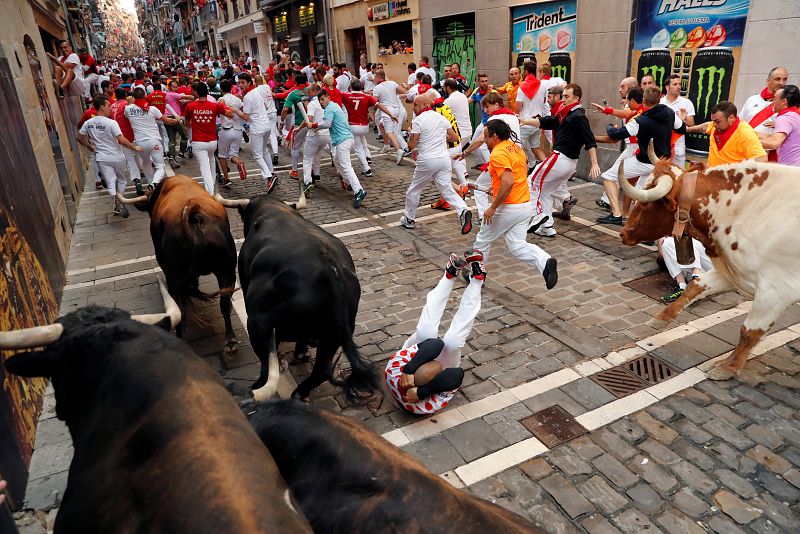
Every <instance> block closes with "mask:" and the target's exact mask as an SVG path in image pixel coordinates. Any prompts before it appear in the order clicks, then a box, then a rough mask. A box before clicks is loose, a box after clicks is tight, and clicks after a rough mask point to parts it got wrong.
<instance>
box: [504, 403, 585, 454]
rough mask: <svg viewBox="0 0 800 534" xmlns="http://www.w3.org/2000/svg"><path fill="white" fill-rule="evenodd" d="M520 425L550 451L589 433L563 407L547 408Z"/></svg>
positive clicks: (524, 420)
mask: <svg viewBox="0 0 800 534" xmlns="http://www.w3.org/2000/svg"><path fill="white" fill-rule="evenodd" d="M520 423H522V425H523V426H524V427H525V428H527V429H528V430H530V431H531V433H533V435H534V436H536V437H537V438H538V439H539V441H541V442H542V443H544V445H545V446H546V447H547V448H549V449H552V448H553V447H555V446H557V445H561V444H562V443H564V442H565V441H569V440H571V439H573V438H577V437H578V436H582V435H583V434H586V433H587V432H588V430H586V429H585V428H584V427H583V426H582V425H581V424H580V423H576V422H575V418H574V417H573V416H572V414H570V413H569V412H568V411H566V410H565V409H564V408H562V407H561V406H550V407H549V408H545V409H544V410H542V411H540V412H536V413H535V414H533V415H531V416H530V417H526V418H525V419H523V420H522V421H520Z"/></svg>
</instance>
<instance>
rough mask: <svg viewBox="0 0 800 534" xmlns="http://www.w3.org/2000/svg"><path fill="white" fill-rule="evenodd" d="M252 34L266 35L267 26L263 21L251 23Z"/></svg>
mask: <svg viewBox="0 0 800 534" xmlns="http://www.w3.org/2000/svg"><path fill="white" fill-rule="evenodd" d="M253 32H254V33H267V25H266V24H265V23H264V21H263V20H257V21H255V22H253Z"/></svg>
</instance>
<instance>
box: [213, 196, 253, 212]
mask: <svg viewBox="0 0 800 534" xmlns="http://www.w3.org/2000/svg"><path fill="white" fill-rule="evenodd" d="M214 200H216V201H217V202H219V203H220V204H222V205H223V206H225V207H226V208H246V207H247V205H248V204H250V199H249V198H240V199H239V200H230V199H227V198H223V197H222V195H220V194H219V193H217V194H216V195H214Z"/></svg>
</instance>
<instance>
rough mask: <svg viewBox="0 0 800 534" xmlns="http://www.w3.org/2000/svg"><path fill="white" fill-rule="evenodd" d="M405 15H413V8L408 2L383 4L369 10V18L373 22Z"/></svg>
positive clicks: (399, 0)
mask: <svg viewBox="0 0 800 534" xmlns="http://www.w3.org/2000/svg"><path fill="white" fill-rule="evenodd" d="M404 15H411V6H409V5H408V0H397V1H395V2H383V3H380V4H375V5H373V6H370V7H369V8H367V18H368V19H369V20H371V21H376V20H387V19H391V18H395V17H402V16H404Z"/></svg>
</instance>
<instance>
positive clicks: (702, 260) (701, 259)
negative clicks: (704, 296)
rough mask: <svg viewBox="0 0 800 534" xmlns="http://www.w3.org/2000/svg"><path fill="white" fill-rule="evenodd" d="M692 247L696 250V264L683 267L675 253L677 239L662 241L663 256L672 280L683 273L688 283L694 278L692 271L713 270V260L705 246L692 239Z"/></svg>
mask: <svg viewBox="0 0 800 534" xmlns="http://www.w3.org/2000/svg"><path fill="white" fill-rule="evenodd" d="M692 247H693V248H694V263H691V264H689V265H681V264H680V263H678V256H677V253H676V252H675V238H674V237H665V238H664V239H663V240H662V241H661V254H662V255H663V256H664V263H665V264H666V266H667V270H668V271H669V275H670V276H671V277H672V278H675V277H676V276H678V275H679V274H681V273H683V275H684V276H685V277H686V281H688V280H689V278H691V276H692V269H700V270H701V271H703V272H706V271H710V270H711V269H712V268H713V265H712V264H711V259H710V258H709V257H708V255H707V254H706V249H705V247H704V246H703V244H702V243H701V242H700V241H698V240H697V239H692Z"/></svg>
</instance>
